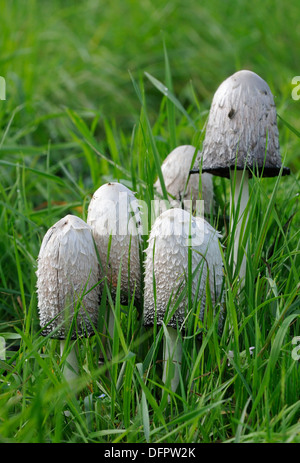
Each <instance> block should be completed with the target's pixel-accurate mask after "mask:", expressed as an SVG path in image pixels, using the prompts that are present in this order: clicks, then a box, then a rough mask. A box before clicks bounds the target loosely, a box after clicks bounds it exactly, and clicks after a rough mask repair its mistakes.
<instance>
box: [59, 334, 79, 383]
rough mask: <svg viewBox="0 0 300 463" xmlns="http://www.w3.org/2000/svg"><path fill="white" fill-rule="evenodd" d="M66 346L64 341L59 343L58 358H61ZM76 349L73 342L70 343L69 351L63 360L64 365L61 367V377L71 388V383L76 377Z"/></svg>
mask: <svg viewBox="0 0 300 463" xmlns="http://www.w3.org/2000/svg"><path fill="white" fill-rule="evenodd" d="M65 346H66V341H65V340H61V341H60V357H61V358H62V356H63V353H64V350H65ZM77 355H78V348H77V344H76V342H75V341H71V350H70V352H69V354H68V356H67V358H66V360H65V364H64V367H63V375H64V377H65V379H66V381H67V382H68V384H69V385H70V386H71V387H72V381H73V380H74V379H75V378H77V377H78V359H77Z"/></svg>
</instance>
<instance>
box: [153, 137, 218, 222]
mask: <svg viewBox="0 0 300 463" xmlns="http://www.w3.org/2000/svg"><path fill="white" fill-rule="evenodd" d="M194 155H195V147H194V146H191V145H182V146H178V147H177V148H175V149H174V150H173V151H171V153H170V154H169V155H168V156H167V157H166V159H165V160H164V162H163V164H162V166H161V170H162V174H163V178H164V182H165V186H166V190H167V192H168V194H169V201H170V205H171V207H181V202H182V201H185V207H184V209H186V210H190V209H191V208H190V207H189V203H188V201H190V200H191V198H192V210H193V211H195V210H196V205H197V203H196V201H197V200H198V199H200V196H199V173H198V175H190V170H191V165H192V162H193V157H194ZM189 175H190V177H189ZM201 187H202V195H201V199H202V200H204V212H205V213H206V214H209V213H210V211H211V207H212V206H213V196H214V192H213V181H212V175H210V174H202V176H201ZM154 188H155V190H156V192H157V194H158V195H160V197H161V196H162V188H161V185H160V181H159V179H157V181H156V182H155V184H154Z"/></svg>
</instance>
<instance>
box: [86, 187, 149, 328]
mask: <svg viewBox="0 0 300 463" xmlns="http://www.w3.org/2000/svg"><path fill="white" fill-rule="evenodd" d="M87 223H88V224H89V225H90V226H91V229H92V233H93V237H94V240H95V243H96V246H97V249H98V253H99V258H100V262H101V268H100V276H101V279H103V277H106V278H107V282H108V285H109V287H110V291H111V295H112V297H113V298H115V296H116V290H117V285H118V277H119V272H121V273H120V299H121V303H123V304H126V303H127V302H128V298H129V297H132V296H133V294H134V297H135V301H136V302H137V304H139V303H140V301H141V298H142V288H141V285H142V278H141V276H142V271H141V261H140V245H141V234H142V225H141V217H140V210H139V204H138V200H137V199H136V197H135V195H134V194H133V192H132V191H131V190H129V188H127V187H125V186H124V185H122V184H121V183H117V182H112V183H106V184H105V185H102V186H101V187H100V188H99V189H98V190H97V191H96V192H95V193H94V195H93V197H92V200H91V202H90V205H89V208H88V216H87ZM108 315H109V316H108V318H109V320H108V326H109V332H110V335H111V336H112V334H113V326H114V321H113V313H112V311H111V310H110V313H109V314H108Z"/></svg>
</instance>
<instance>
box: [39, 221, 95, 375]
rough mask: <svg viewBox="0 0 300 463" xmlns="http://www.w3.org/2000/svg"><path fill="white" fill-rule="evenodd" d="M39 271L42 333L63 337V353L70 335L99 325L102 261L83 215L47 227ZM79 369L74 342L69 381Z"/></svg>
mask: <svg viewBox="0 0 300 463" xmlns="http://www.w3.org/2000/svg"><path fill="white" fill-rule="evenodd" d="M36 274H37V295H38V310H39V318H40V325H41V327H42V329H43V331H42V334H43V335H45V336H46V335H48V334H50V335H51V337H53V338H57V339H60V349H61V355H62V353H63V351H64V348H65V340H66V338H68V337H69V336H70V339H71V340H73V341H74V340H75V339H76V338H77V336H78V337H81V336H84V337H88V336H90V335H92V334H93V333H94V327H95V326H97V319H98V306H99V296H100V294H99V291H100V289H99V286H98V285H97V282H98V280H99V274H98V261H97V255H96V251H95V246H94V241H93V237H92V233H91V229H90V227H89V226H88V225H87V224H86V223H85V222H84V221H83V220H82V219H80V218H79V217H76V216H73V215H67V216H65V217H64V218H62V219H61V220H59V221H58V222H57V223H56V224H55V225H53V226H52V227H51V228H50V229H49V230H48V231H47V233H46V234H45V236H44V238H43V241H42V244H41V248H40V251H39V255H38V265H37V272H36ZM68 364H69V366H68ZM77 369H78V364H77V358H76V351H75V344H74V343H73V344H72V348H71V351H70V355H69V356H68V357H67V361H66V366H65V368H64V374H65V377H66V379H67V380H68V381H71V379H72V378H73V377H74V376H76V374H77Z"/></svg>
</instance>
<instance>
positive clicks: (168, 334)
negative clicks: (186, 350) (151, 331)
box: [162, 326, 182, 392]
mask: <svg viewBox="0 0 300 463" xmlns="http://www.w3.org/2000/svg"><path fill="white" fill-rule="evenodd" d="M165 329H166V331H165V334H164V345H163V365H164V367H163V377H162V380H163V383H164V384H166V382H167V380H168V377H170V375H171V383H170V386H171V390H172V391H173V392H175V391H176V389H177V386H178V384H179V378H180V372H179V369H180V364H181V358H182V348H181V343H180V340H179V337H178V333H177V329H174V328H172V327H170V326H167V327H166V328H165ZM171 367H173V368H172V370H171V371H170V368H171Z"/></svg>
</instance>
